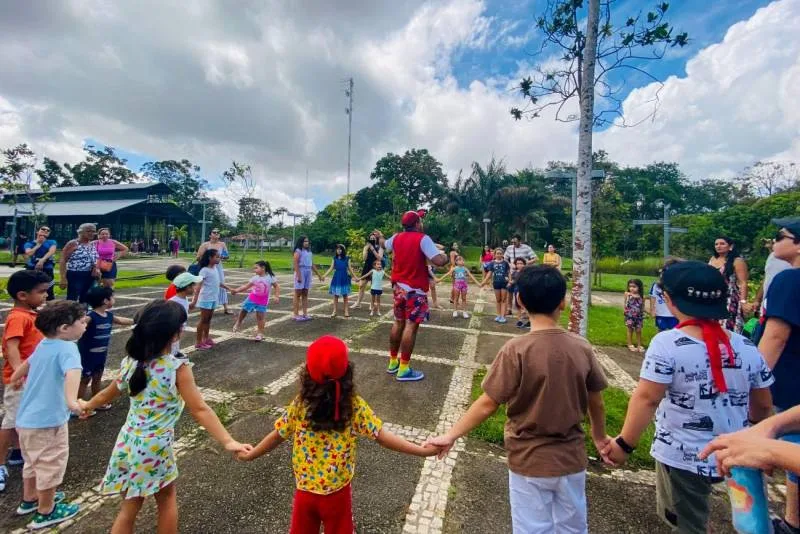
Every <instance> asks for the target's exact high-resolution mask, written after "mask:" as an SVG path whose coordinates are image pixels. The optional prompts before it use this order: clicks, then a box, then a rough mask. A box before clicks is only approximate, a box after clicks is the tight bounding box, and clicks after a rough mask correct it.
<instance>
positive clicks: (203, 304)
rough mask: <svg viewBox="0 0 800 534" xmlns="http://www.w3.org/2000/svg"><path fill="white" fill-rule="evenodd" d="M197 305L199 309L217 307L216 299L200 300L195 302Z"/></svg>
mask: <svg viewBox="0 0 800 534" xmlns="http://www.w3.org/2000/svg"><path fill="white" fill-rule="evenodd" d="M197 307H198V308H200V309H201V310H213V309H216V307H217V301H216V300H201V301H200V302H198V303H197Z"/></svg>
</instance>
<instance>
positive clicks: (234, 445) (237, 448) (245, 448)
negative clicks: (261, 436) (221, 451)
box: [225, 439, 253, 453]
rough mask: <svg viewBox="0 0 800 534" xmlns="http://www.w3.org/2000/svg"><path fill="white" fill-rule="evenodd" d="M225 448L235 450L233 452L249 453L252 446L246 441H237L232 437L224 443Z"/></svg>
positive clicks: (230, 450) (229, 450)
mask: <svg viewBox="0 0 800 534" xmlns="http://www.w3.org/2000/svg"><path fill="white" fill-rule="evenodd" d="M225 450H226V451H228V452H235V453H240V452H245V453H249V452H250V451H252V450H253V446H252V445H250V444H248V443H239V442H238V441H236V440H235V439H234V440H231V441H229V442H228V443H226V444H225Z"/></svg>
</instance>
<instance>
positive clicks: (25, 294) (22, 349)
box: [0, 270, 52, 491]
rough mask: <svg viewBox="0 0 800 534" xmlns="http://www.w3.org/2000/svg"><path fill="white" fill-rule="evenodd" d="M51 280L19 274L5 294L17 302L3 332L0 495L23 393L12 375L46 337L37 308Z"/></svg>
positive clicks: (15, 457) (17, 460)
mask: <svg viewBox="0 0 800 534" xmlns="http://www.w3.org/2000/svg"><path fill="white" fill-rule="evenodd" d="M51 282H52V278H50V277H49V276H48V275H47V274H45V273H44V272H42V271H36V270H32V271H29V270H24V271H17V272H15V273H14V274H12V275H11V277H10V278H9V279H8V285H7V286H6V290H7V291H8V293H9V294H10V295H11V297H12V298H13V299H14V307H13V308H12V309H11V311H10V312H9V313H8V317H6V327H5V330H4V331H3V384H4V389H3V406H4V408H5V411H6V413H5V416H4V417H3V423H2V425H0V462H3V463H2V464H0V491H5V489H6V478H8V468H7V467H6V466H5V460H6V455H8V451H9V449H10V448H11V446H12V444H18V439H17V432H16V430H15V427H16V424H17V409H18V408H19V402H20V400H21V399H22V389H23V387H24V386H23V387H20V388H19V389H16V388H14V387H13V386H12V385H11V375H12V374H14V371H16V370H17V368H18V367H19V366H20V365H22V362H24V361H25V360H27V359H28V358H29V357H30V355H31V354H33V351H34V349H36V347H37V346H38V345H39V342H40V341H41V340H42V339H44V336H43V335H42V333H41V332H39V330H38V329H37V328H36V325H35V324H34V321H35V320H36V308H38V307H39V306H41V305H42V304H44V303H45V301H46V300H47V289H48V288H49V287H50V283H51ZM8 463H9V465H20V464H21V463H22V455H21V454H20V451H19V447H17V448H16V449H15V450H12V452H11V456H10V457H9V462H8Z"/></svg>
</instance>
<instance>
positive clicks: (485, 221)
mask: <svg viewBox="0 0 800 534" xmlns="http://www.w3.org/2000/svg"><path fill="white" fill-rule="evenodd" d="M490 222H492V220H491V219H489V218H488V217H486V218H484V219H483V245H484V246H486V245H488V244H489V223H490Z"/></svg>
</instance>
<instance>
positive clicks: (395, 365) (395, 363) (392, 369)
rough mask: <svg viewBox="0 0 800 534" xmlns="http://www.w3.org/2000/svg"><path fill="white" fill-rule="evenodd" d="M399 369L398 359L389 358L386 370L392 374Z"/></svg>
mask: <svg viewBox="0 0 800 534" xmlns="http://www.w3.org/2000/svg"><path fill="white" fill-rule="evenodd" d="M398 369H400V360H398V359H394V360H393V359H391V358H389V365H388V366H387V367H386V372H387V373H389V374H390V375H393V374H395V373H396V372H397V370H398Z"/></svg>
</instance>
